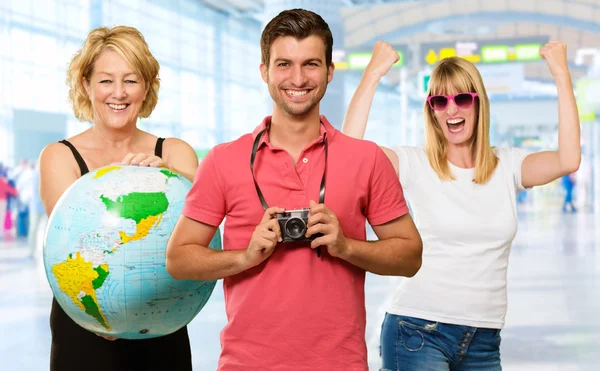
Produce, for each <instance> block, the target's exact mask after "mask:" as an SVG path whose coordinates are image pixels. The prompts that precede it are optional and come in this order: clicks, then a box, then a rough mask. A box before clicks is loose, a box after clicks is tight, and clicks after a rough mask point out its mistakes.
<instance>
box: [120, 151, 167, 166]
mask: <svg viewBox="0 0 600 371" xmlns="http://www.w3.org/2000/svg"><path fill="white" fill-rule="evenodd" d="M121 164H123V165H137V166H152V167H164V166H165V163H164V161H163V159H162V158H160V157H158V156H155V155H153V154H148V153H128V154H127V155H126V156H125V158H123V160H122V161H121Z"/></svg>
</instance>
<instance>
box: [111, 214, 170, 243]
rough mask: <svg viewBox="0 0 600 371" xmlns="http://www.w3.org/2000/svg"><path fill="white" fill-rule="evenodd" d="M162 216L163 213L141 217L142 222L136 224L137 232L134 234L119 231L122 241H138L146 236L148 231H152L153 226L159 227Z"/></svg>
mask: <svg viewBox="0 0 600 371" xmlns="http://www.w3.org/2000/svg"><path fill="white" fill-rule="evenodd" d="M162 216H163V214H160V215H155V216H149V217H147V218H145V219H141V220H140V222H139V223H137V224H136V225H135V233H134V234H133V236H129V235H127V233H125V232H123V231H121V232H119V236H121V241H122V242H123V243H128V242H130V241H137V240H141V239H142V238H144V237H146V236H147V235H148V233H150V230H151V229H152V227H154V226H156V227H158V225H159V224H160V222H161V221H162Z"/></svg>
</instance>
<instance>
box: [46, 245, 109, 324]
mask: <svg viewBox="0 0 600 371" xmlns="http://www.w3.org/2000/svg"><path fill="white" fill-rule="evenodd" d="M99 268H101V269H102V271H103V272H106V274H107V272H108V264H101V265H100V266H99ZM52 273H53V274H54V276H55V277H56V280H57V281H58V286H59V287H60V289H61V291H62V292H64V293H65V294H67V296H69V298H71V300H72V301H73V303H74V304H75V305H77V306H78V307H79V308H80V309H81V310H83V311H85V312H86V313H87V314H89V315H91V316H92V317H94V318H95V319H96V320H97V321H98V322H100V324H101V325H103V326H104V327H106V328H107V329H110V326H108V323H107V322H106V318H105V317H104V314H103V313H102V311H100V306H99V305H98V299H97V297H96V289H95V288H94V280H97V279H98V278H99V276H100V275H99V274H98V272H97V271H96V270H94V268H93V266H92V263H91V262H87V261H85V259H84V258H83V257H82V256H81V254H80V253H79V252H77V253H76V254H75V257H74V258H73V256H72V255H69V257H68V258H67V260H66V261H64V262H62V263H58V264H55V265H53V266H52ZM105 277H106V276H105V275H104V277H100V279H101V281H102V282H103V281H104V278H105ZM100 285H101V283H100Z"/></svg>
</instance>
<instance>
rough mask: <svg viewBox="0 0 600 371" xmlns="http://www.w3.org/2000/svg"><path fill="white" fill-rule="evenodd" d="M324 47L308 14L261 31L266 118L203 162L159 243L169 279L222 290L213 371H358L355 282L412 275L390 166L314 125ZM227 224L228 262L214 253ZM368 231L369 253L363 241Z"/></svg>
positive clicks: (321, 28) (360, 327)
mask: <svg viewBox="0 0 600 371" xmlns="http://www.w3.org/2000/svg"><path fill="white" fill-rule="evenodd" d="M332 45H333V40H332V36H331V31H330V30H329V27H328V25H327V23H325V21H324V20H323V19H322V18H321V17H320V16H318V15H317V14H315V13H313V12H310V11H306V10H301V9H294V10H289V11H284V12H282V13H280V14H279V15H278V16H277V17H275V18H274V19H273V20H272V21H271V22H270V23H269V24H268V25H267V26H266V28H265V30H264V31H263V34H262V37H261V49H262V64H261V66H260V70H261V74H262V77H263V80H264V81H265V82H266V83H267V84H268V87H269V92H270V94H271V97H272V98H273V101H274V106H273V114H272V116H269V117H266V118H265V119H264V121H263V122H262V124H260V125H259V126H258V127H257V128H256V129H255V130H254V131H253V132H252V133H251V134H247V135H244V136H242V137H241V138H239V139H238V140H235V141H233V142H230V143H224V144H221V145H218V146H216V147H215V148H213V149H212V151H211V152H210V153H209V154H208V155H207V156H206V158H205V159H204V160H203V161H202V163H201V165H200V167H199V168H198V172H197V174H196V179H195V180H194V185H193V187H192V190H191V191H190V193H189V194H188V196H187V199H186V203H185V207H184V211H183V216H182V217H181V218H180V219H179V221H178V224H177V226H176V228H175V231H174V232H173V235H172V236H171V239H170V241H169V245H168V248H167V269H168V271H169V273H170V274H171V275H172V276H173V277H175V278H177V279H196V280H214V279H220V278H224V281H223V286H224V290H225V303H226V311H227V318H228V323H227V325H226V326H225V328H224V329H223V331H222V333H221V346H222V352H221V357H220V360H219V370H221V371H230V370H231V371H233V370H236V371H238V370H239V371H242V370H243V371H254V370H257V371H258V370H260V371H265V370H286V371H302V370H306V371H308V370H310V371H315V370H327V371H331V370H344V371H365V370H367V369H368V367H367V349H366V344H365V322H366V319H365V304H364V280H365V271H370V272H373V273H376V274H383V275H398V276H413V275H414V274H415V273H416V272H417V271H418V269H419V267H420V265H421V239H420V236H419V233H418V232H417V230H416V228H415V226H414V224H413V222H412V220H411V217H410V215H409V214H408V210H407V207H406V204H405V201H404V198H403V195H402V189H401V187H400V183H399V181H398V177H397V176H396V174H395V172H394V169H393V167H392V164H391V163H390V161H389V160H388V159H387V158H386V156H385V154H384V153H383V152H382V150H381V149H380V148H379V147H378V146H377V145H376V144H374V143H372V142H368V141H362V140H355V139H352V138H350V137H347V136H345V135H343V134H342V133H341V132H339V131H338V130H336V129H335V128H334V127H333V126H332V125H331V124H330V123H329V122H328V121H327V119H326V118H325V117H324V116H320V114H319V102H320V100H321V98H323V95H324V94H325V90H326V88H327V84H328V83H329V82H330V81H331V79H332V78H333V70H334V66H333V64H332V62H331V55H332ZM241 98H243V97H241ZM251 164H252V165H251ZM317 200H319V201H323V202H316V201H317ZM294 209H309V210H310V213H309V217H308V219H303V218H302V216H297V218H296V217H295V216H294V215H291V216H289V215H287V216H286V215H285V214H284V212H285V211H288V212H289V211H291V210H294ZM278 214H279V216H280V217H281V216H284V217H285V219H282V220H279V221H278V218H277V215H278ZM225 217H226V220H225V227H224V237H223V248H224V250H223V251H213V250H211V249H209V248H208V247H207V246H208V244H209V242H210V240H211V239H212V237H213V235H214V233H215V232H216V230H217V228H218V226H219V225H220V224H221V222H222V221H223V219H224V218H225ZM290 219H294V223H292V222H290V223H288V224H285V220H290ZM303 220H304V221H306V223H307V229H306V230H303V229H302V225H301V224H302V222H301V221H303ZM366 220H368V221H369V223H370V224H371V225H372V227H373V230H374V232H375V233H376V234H377V236H378V241H374V242H367V241H365V237H366V233H365V221H366ZM280 223H281V224H280ZM280 225H281V226H282V227H280ZM298 233H300V234H301V235H300V236H299V235H298ZM289 239H292V240H293V241H292V242H288V241H287V240H289ZM307 239H308V240H307Z"/></svg>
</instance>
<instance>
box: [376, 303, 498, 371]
mask: <svg viewBox="0 0 600 371" xmlns="http://www.w3.org/2000/svg"><path fill="white" fill-rule="evenodd" d="M381 358H382V368H381V370H382V371H440V370H452V371H466V370H481V371H499V370H502V367H501V366H500V330H497V329H488V328H478V327H469V326H460V325H451V324H447V323H441V322H432V321H427V320H423V319H419V318H413V317H405V316H397V315H394V314H389V313H386V314H385V319H384V320H383V325H382V327H381Z"/></svg>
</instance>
